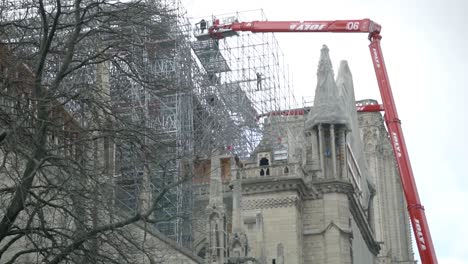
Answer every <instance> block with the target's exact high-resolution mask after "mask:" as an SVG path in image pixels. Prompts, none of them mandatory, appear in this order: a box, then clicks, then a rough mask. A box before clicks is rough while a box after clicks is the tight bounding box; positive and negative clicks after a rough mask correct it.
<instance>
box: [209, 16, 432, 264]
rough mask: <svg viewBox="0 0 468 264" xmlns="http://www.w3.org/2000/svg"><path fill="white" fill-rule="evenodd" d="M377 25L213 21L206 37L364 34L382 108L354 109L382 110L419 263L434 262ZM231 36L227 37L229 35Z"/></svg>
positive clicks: (361, 22) (369, 22)
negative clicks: (245, 34)
mask: <svg viewBox="0 0 468 264" xmlns="http://www.w3.org/2000/svg"><path fill="white" fill-rule="evenodd" d="M380 30H381V26H380V25H379V24H377V23H375V22H373V21H372V20H370V19H367V18H366V19H361V20H334V21H252V22H234V23H228V24H220V23H219V20H218V19H216V20H215V21H214V23H213V25H212V26H211V27H210V28H209V29H208V33H209V36H210V37H211V38H215V39H222V38H224V37H226V36H232V32H237V31H250V32H271V33H276V32H343V33H368V34H369V35H368V38H369V40H370V41H371V43H370V45H369V49H370V53H371V57H372V62H373V64H374V70H375V74H376V77H377V83H378V85H379V90H380V94H381V96H382V103H383V106H382V107H381V106H378V107H377V106H369V107H367V106H366V107H363V108H362V109H359V108H358V111H359V110H360V111H364V112H373V111H381V110H384V111H385V115H384V118H385V123H386V125H387V129H388V133H389V134H390V141H391V142H392V148H393V152H394V155H395V159H396V162H397V165H398V166H397V167H398V171H399V173H400V179H401V185H402V188H403V192H404V194H405V199H406V203H407V206H408V213H409V216H410V219H411V224H412V228H413V233H414V236H415V238H416V244H417V246H418V250H419V256H420V257H421V262H422V263H423V264H434V263H437V258H436V254H435V250H434V246H433V243H432V238H431V234H430V232H429V225H428V223H427V219H426V215H425V212H424V207H423V206H422V205H421V202H420V199H419V195H418V190H417V188H416V182H415V180H414V176H413V170H412V169H411V163H410V160H409V155H408V151H407V148H406V143H405V139H404V137H403V131H402V129H401V122H400V119H398V114H397V111H396V106H395V102H394V100H393V94H392V90H391V86H390V80H389V78H388V74H387V69H386V67H385V62H384V59H383V54H382V49H381V46H380V40H381V38H382V37H381V35H380ZM230 33H231V34H230Z"/></svg>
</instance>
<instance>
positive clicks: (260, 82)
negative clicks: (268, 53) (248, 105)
mask: <svg viewBox="0 0 468 264" xmlns="http://www.w3.org/2000/svg"><path fill="white" fill-rule="evenodd" d="M256 74H257V91H258V90H261V89H262V74H261V73H259V72H257V73H256Z"/></svg>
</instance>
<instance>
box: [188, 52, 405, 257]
mask: <svg viewBox="0 0 468 264" xmlns="http://www.w3.org/2000/svg"><path fill="white" fill-rule="evenodd" d="M353 89H354V88H353V83H352V76H351V72H350V70H349V67H348V65H347V63H346V62H342V63H341V65H340V68H339V71H338V77H337V79H336V81H335V77H334V74H333V69H332V65H331V61H330V58H329V55H328V48H326V47H324V48H323V49H322V55H321V59H320V63H319V70H318V84H317V89H316V94H315V102H314V107H312V108H311V109H301V110H297V111H296V110H295V111H290V112H289V113H288V114H286V115H282V116H281V115H280V116H273V117H270V119H271V120H272V119H275V118H276V119H281V121H282V122H271V124H275V126H273V125H270V126H269V127H268V126H267V128H266V132H265V135H264V137H263V139H262V141H261V143H260V145H259V146H258V147H257V149H256V151H255V152H254V153H253V154H252V155H251V158H250V159H249V160H238V159H237V157H232V156H229V154H226V155H224V156H218V157H217V159H218V160H219V159H230V162H229V164H230V169H231V170H230V171H229V175H227V171H224V172H223V173H222V174H223V175H221V177H220V176H219V175H218V174H217V175H216V176H215V178H217V179H220V178H222V179H223V184H222V187H217V188H216V190H215V189H213V187H211V188H209V187H208V185H209V182H210V180H209V179H208V178H209V176H206V175H205V178H206V177H208V178H206V179H205V180H204V181H198V182H197V184H196V188H197V189H196V190H195V192H194V193H195V194H196V195H195V199H196V204H199V208H203V207H204V206H205V207H206V205H207V204H208V201H210V203H209V204H212V201H214V200H216V201H218V202H219V201H221V200H223V202H224V203H225V204H227V205H229V203H231V204H233V207H232V208H229V207H225V208H226V211H225V214H226V219H227V222H228V223H227V225H226V230H225V231H226V232H227V233H228V234H231V236H232V234H233V233H236V234H245V235H246V240H247V241H243V246H244V247H245V249H244V251H242V254H246V256H244V258H239V255H237V258H233V256H232V255H231V252H233V249H232V248H228V249H227V251H228V253H227V256H228V257H227V258H225V259H224V262H222V263H254V262H253V259H255V261H256V262H257V263H275V264H277V263H281V264H285V263H288V264H296V263H297V264H302V263H323V264H325V263H336V264H341V263H363V264H371V263H414V260H413V256H412V249H411V240H410V237H409V223H408V217H407V215H406V212H405V203H404V199H403V195H402V191H401V185H400V183H399V178H398V174H397V171H396V167H395V161H394V159H393V153H392V151H391V148H390V145H389V142H388V136H387V132H386V130H385V128H384V127H383V120H382V117H381V115H380V114H379V113H369V114H360V115H359V116H358V114H357V112H356V110H355V98H354V90H353ZM218 163H219V162H213V159H211V171H215V172H217V171H219V170H217V169H216V168H215V167H214V166H213V164H218ZM224 174H226V177H225V175H224ZM232 175H235V176H232ZM211 177H213V174H212V176H211ZM229 179H230V180H229ZM211 181H213V178H212V180H211ZM218 182H219V180H218ZM230 183H231V185H229V184H230ZM229 186H230V187H232V188H229ZM220 188H222V189H223V195H220V194H219V191H220V190H221V189H220ZM210 189H211V190H210ZM208 190H210V191H209V192H208ZM220 197H223V199H220ZM240 197H241V198H240ZM208 207H209V206H208ZM208 217H209V214H207V211H206V210H197V211H196V212H195V217H194V218H195V219H198V221H200V222H201V223H203V222H205V223H206V221H207V219H208ZM239 222H240V223H239ZM230 223H232V225H231V224H230ZM197 227H200V228H201V229H200V228H197ZM202 227H203V225H200V224H198V225H197V224H195V225H194V231H195V251H196V253H197V254H198V255H199V256H205V255H206V249H207V245H208V244H209V243H208V240H207V234H209V233H210V232H209V231H208V232H207V230H202V229H203V228H202ZM228 236H229V235H228ZM238 236H239V235H236V237H238ZM244 240H245V239H244ZM206 259H211V261H210V262H209V263H212V260H213V258H212V257H211V256H210V257H208V256H206ZM218 259H219V258H218ZM216 263H220V262H216Z"/></svg>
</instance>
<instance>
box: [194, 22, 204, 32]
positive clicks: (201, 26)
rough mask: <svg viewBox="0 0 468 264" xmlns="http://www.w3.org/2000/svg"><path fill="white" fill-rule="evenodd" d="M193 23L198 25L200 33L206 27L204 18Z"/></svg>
mask: <svg viewBox="0 0 468 264" xmlns="http://www.w3.org/2000/svg"><path fill="white" fill-rule="evenodd" d="M195 25H200V32H201V34H203V32H204V31H205V29H206V20H205V19H202V20H200V22H198V23H196V24H195Z"/></svg>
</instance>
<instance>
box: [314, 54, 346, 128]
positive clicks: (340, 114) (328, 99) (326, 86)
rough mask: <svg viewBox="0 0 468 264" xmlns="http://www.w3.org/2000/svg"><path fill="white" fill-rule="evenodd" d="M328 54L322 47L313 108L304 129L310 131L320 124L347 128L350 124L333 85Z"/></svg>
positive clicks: (331, 68) (333, 79) (336, 89)
mask: <svg viewBox="0 0 468 264" xmlns="http://www.w3.org/2000/svg"><path fill="white" fill-rule="evenodd" d="M328 52H329V50H328V47H327V46H326V45H323V47H322V50H321V54H320V61H319V66H318V71H317V88H316V89H315V99H314V106H313V108H312V110H311V111H310V114H309V116H308V118H307V121H306V129H311V128H312V127H314V126H315V125H318V124H321V123H326V124H343V125H346V126H347V127H348V126H349V123H350V122H349V117H348V115H347V114H346V109H345V106H344V105H343V101H342V98H340V93H339V91H338V87H337V86H336V83H335V78H334V74H333V67H332V63H331V60H330V55H329V53H328Z"/></svg>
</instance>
